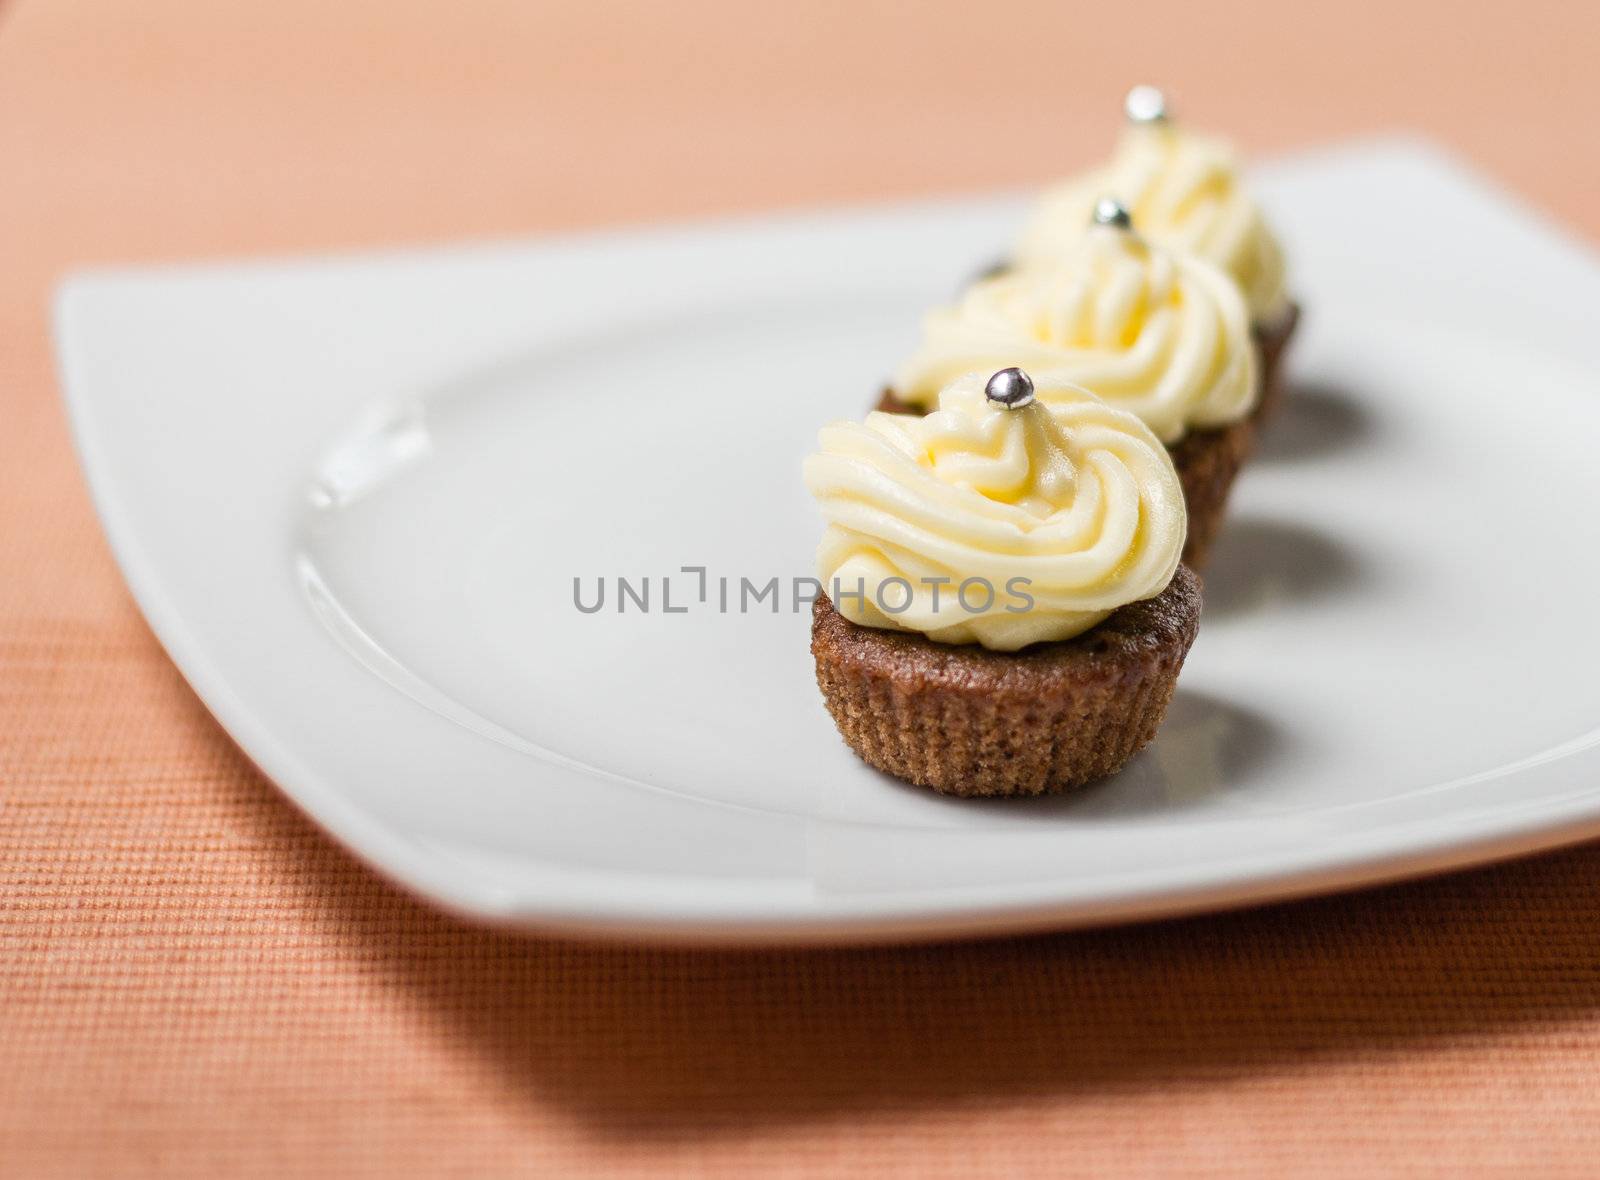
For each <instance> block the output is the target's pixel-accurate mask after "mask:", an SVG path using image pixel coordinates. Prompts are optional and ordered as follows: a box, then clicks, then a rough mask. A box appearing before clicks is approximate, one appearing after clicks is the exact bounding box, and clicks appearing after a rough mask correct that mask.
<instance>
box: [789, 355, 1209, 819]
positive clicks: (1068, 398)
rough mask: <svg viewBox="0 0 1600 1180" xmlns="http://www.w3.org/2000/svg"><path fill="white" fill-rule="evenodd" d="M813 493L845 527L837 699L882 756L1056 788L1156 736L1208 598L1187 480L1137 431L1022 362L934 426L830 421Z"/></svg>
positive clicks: (945, 396) (832, 645)
mask: <svg viewBox="0 0 1600 1180" xmlns="http://www.w3.org/2000/svg"><path fill="white" fill-rule="evenodd" d="M1047 403H1048V405H1047ZM805 478H806V485H807V487H808V488H810V490H811V492H812V494H813V495H814V496H816V498H817V500H818V502H819V504H820V505H821V507H822V510H823V514H824V516H825V517H826V519H827V522H828V527H827V530H826V532H825V534H824V536H823V540H822V544H821V546H820V548H819V550H818V554H817V563H818V569H819V577H820V578H821V580H822V582H823V585H824V587H825V588H826V590H827V596H826V597H824V598H819V599H818V600H817V602H816V603H815V606H814V612H813V620H812V643H811V649H812V653H813V655H814V656H815V659H816V665H817V684H818V686H819V687H820V688H821V690H822V696H823V700H824V702H825V704H826V705H827V708H828V711H829V712H830V713H831V714H832V716H833V719H834V721H835V723H836V724H837V725H838V727H839V732H840V733H841V734H842V735H843V736H844V738H845V741H846V742H847V743H849V745H850V746H851V748H852V749H854V750H855V751H856V753H858V754H859V755H860V756H861V757H862V758H863V759H865V760H866V761H867V762H868V763H870V764H871V765H873V766H875V767H877V768H878V769H880V770H883V771H886V772H888V773H890V774H893V775H896V776H898V777H900V778H904V779H906V780H908V781H910V782H914V783H918V784H921V785H923V786H927V787H931V788H933V789H934V790H936V791H940V792H943V793H947V794H956V795H1037V794H1042V793H1047V792H1055V791H1064V790H1068V789H1071V788H1073V787H1077V786H1081V785H1082V784H1084V783H1088V782H1092V781H1094V780H1096V779H1100V778H1104V777H1105V776H1107V775H1109V774H1112V773H1114V772H1115V771H1116V770H1117V769H1119V768H1120V767H1121V766H1122V765H1123V764H1124V763H1125V762H1126V761H1127V760H1128V759H1129V758H1131V757H1132V756H1133V755H1134V754H1135V753H1137V752H1138V751H1139V750H1140V749H1142V748H1143V747H1144V746H1145V745H1146V744H1148V742H1149V741H1150V739H1151V738H1152V737H1153V736H1154V735H1155V732H1156V729H1157V727H1158V726H1159V725H1160V723H1161V719H1162V717H1163V716H1164V715H1165V712H1166V707H1167V703H1168V701H1169V700H1170V699H1171V696H1172V691H1173V687H1174V685H1175V684H1176V682H1177V677H1178V671H1179V669H1180V668H1181V667H1182V665H1183V660H1184V657H1185V655H1186V654H1187V653H1188V650H1189V645H1190V644H1191V643H1192V642H1193V640H1194V636H1195V630H1196V627H1197V626H1198V622H1199V613H1200V594H1199V582H1198V579H1197V578H1195V576H1194V575H1193V574H1192V573H1190V572H1189V571H1188V570H1185V569H1182V568H1181V567H1180V566H1179V564H1178V562H1179V554H1180V553H1181V551H1182V549H1183V541H1184V530H1185V514H1184V507H1183V497H1182V492H1181V490H1180V488H1179V484H1178V478H1177V473H1176V472H1175V471H1174V469H1173V466H1172V461H1171V459H1170V457H1169V456H1168V454H1167V451H1166V449H1165V448H1164V447H1163V446H1162V445H1161V443H1160V441H1159V440H1158V439H1157V438H1156V437H1155V435H1154V434H1153V433H1152V432H1151V431H1150V429H1149V428H1148V427H1147V426H1145V425H1144V423H1143V422H1141V421H1140V420H1139V419H1138V418H1137V417H1135V416H1134V415H1132V414H1129V413H1126V412H1124V411H1121V410H1118V409H1116V408H1114V407H1112V406H1111V405H1109V404H1107V403H1106V402H1104V401H1102V400H1100V399H1098V398H1096V397H1094V396H1093V395H1092V394H1090V393H1088V392H1086V391H1084V390H1082V389H1077V388H1074V387H1072V386H1068V385H1065V384H1062V383H1050V384H1047V383H1045V382H1043V381H1041V382H1040V384H1039V386H1038V388H1037V391H1036V390H1035V386H1034V384H1033V382H1032V381H1031V380H1030V379H1029V378H1028V376H1027V375H1026V374H1024V373H1023V372H1021V371H1020V370H1018V369H1015V368H1009V369H1006V370H1002V371H1001V372H999V373H996V374H994V375H993V376H992V377H991V378H990V379H989V380H988V381H987V382H985V381H984V380H983V378H982V376H980V375H977V374H972V375H968V376H965V377H962V378H959V379H957V380H956V381H954V382H952V383H951V384H950V385H948V386H947V387H946V388H945V389H944V390H942V391H941V393H940V395H939V399H938V403H937V409H936V410H935V411H934V412H932V413H930V414H927V415H925V416H907V415H893V414H882V413H873V414H869V415H868V416H867V419H866V421H865V422H864V423H858V422H837V423H834V424H832V425H831V426H828V427H827V428H825V429H824V430H823V431H822V434H821V450H820V452H819V453H818V454H815V455H813V456H811V457H810V458H809V459H808V460H807V461H806V466H805Z"/></svg>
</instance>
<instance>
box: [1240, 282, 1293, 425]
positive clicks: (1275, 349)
mask: <svg viewBox="0 0 1600 1180" xmlns="http://www.w3.org/2000/svg"><path fill="white" fill-rule="evenodd" d="M1299 323H1300V305H1299V304H1298V303H1291V304H1289V306H1288V307H1286V308H1285V309H1284V311H1283V314H1282V315H1280V316H1278V317H1277V319H1275V320H1274V321H1273V322H1272V323H1270V324H1265V325H1263V324H1256V325H1255V326H1253V327H1252V328H1251V329H1250V334H1251V335H1252V336H1253V337H1255V341H1256V347H1257V348H1258V349H1259V350H1260V353H1261V399H1260V400H1259V401H1258V402H1256V408H1255V412H1254V413H1252V414H1251V415H1250V420H1251V421H1252V422H1254V423H1255V424H1256V425H1257V426H1260V425H1261V424H1262V423H1265V422H1270V421H1271V420H1272V418H1273V416H1274V415H1276V414H1277V412H1278V410H1279V408H1280V407H1281V406H1282V405H1283V391H1284V380H1283V357H1284V353H1286V352H1287V351H1288V349H1289V341H1290V340H1291V339H1293V338H1294V330H1295V327H1296V325H1298V324H1299Z"/></svg>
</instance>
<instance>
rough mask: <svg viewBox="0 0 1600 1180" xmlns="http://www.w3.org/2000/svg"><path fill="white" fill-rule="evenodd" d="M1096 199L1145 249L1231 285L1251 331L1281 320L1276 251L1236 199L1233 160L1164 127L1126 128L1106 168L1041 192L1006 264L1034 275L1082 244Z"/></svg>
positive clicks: (1242, 200) (1274, 241)
mask: <svg viewBox="0 0 1600 1180" xmlns="http://www.w3.org/2000/svg"><path fill="white" fill-rule="evenodd" d="M1104 195H1109V196H1113V197H1115V198H1117V199H1118V200H1119V201H1121V202H1122V203H1123V204H1124V205H1125V206H1126V207H1127V209H1128V211H1129V212H1130V213H1131V214H1132V215H1133V224H1134V226H1135V227H1136V228H1137V229H1138V230H1139V231H1140V232H1141V233H1143V234H1145V235H1147V236H1148V237H1149V238H1150V239H1151V240H1152V241H1155V242H1159V243H1161V244H1163V245H1166V246H1169V247H1171V248H1173V249H1175V250H1180V251H1184V252H1187V253H1192V254H1198V255H1199V256H1200V257H1202V258H1204V259H1206V260H1207V261H1209V262H1212V263H1214V264H1215V265H1216V266H1217V267H1219V268H1220V269H1221V270H1222V271H1223V272H1224V273H1226V274H1227V275H1228V276H1229V277H1230V278H1232V279H1233V280H1234V282H1236V283H1237V284H1238V285H1239V289H1240V290H1241V291H1242V292H1243V293H1244V296H1245V301H1246V303H1247V304H1248V306H1249V308H1250V316H1251V318H1252V320H1254V321H1255V322H1256V323H1270V322H1271V321H1273V320H1274V319H1276V318H1277V317H1279V316H1281V315H1282V314H1283V312H1284V310H1285V309H1286V307H1287V303H1288V299H1287V294H1286V289H1285V286H1284V258H1283V248H1282V246H1281V245H1280V244H1279V242H1278V238H1277V236H1276V235H1275V234H1274V233H1273V231H1272V229H1271V227H1270V226H1269V225H1268V224H1267V222H1266V218H1265V217H1264V216H1263V215H1262V212H1261V208H1260V206H1259V205H1257V204H1256V202H1255V200H1254V199H1253V198H1252V197H1251V196H1250V194H1249V193H1248V192H1246V191H1245V187H1244V184H1243V182H1242V181H1241V179H1240V176H1239V169H1238V164H1237V162H1236V160H1235V157H1234V154H1233V152H1232V151H1231V150H1230V149H1229V148H1228V147H1227V146H1226V145H1225V144H1223V143H1221V142H1219V141H1217V140H1213V139H1209V138H1206V137H1204V136H1199V135H1194V134H1191V133H1189V132H1187V131H1184V130H1183V129H1182V128H1181V127H1179V126H1177V125H1175V124H1173V123H1170V122H1168V121H1166V120H1165V119H1161V120H1155V121H1151V122H1143V123H1134V124H1132V125H1130V126H1129V127H1127V128H1126V129H1125V130H1124V131H1123V133H1122V138H1121V141H1120V143H1119V144H1118V147H1117V151H1116V153H1115V155H1113V157H1112V159H1111V161H1110V162H1109V163H1108V164H1106V165H1105V166H1104V167H1101V168H1097V169H1095V170H1094V171H1093V172H1090V173H1088V174H1087V175H1084V176H1080V177H1077V178H1075V179H1073V180H1069V181H1067V182H1065V183H1063V184H1061V185H1059V186H1058V187H1056V188H1053V189H1051V190H1050V191H1049V192H1047V193H1046V194H1045V195H1044V197H1043V199H1042V200H1041V201H1040V203H1039V206H1038V208H1037V210H1036V211H1035V213H1034V215H1033V217H1032V218H1031V219H1030V220H1029V222H1028V225H1027V227H1026V228H1025V229H1024V231H1023V234H1022V237H1021V239H1020V240H1019V241H1018V243H1017V246H1016V250H1015V255H1014V257H1015V261H1016V262H1017V263H1018V264H1019V265H1021V266H1024V267H1033V266H1041V265H1049V264H1050V263H1051V262H1052V261H1054V260H1056V259H1058V258H1060V257H1061V255H1062V254H1064V253H1065V252H1067V251H1068V250H1070V249H1071V248H1072V247H1073V246H1074V245H1075V244H1076V243H1077V242H1078V240H1079V239H1080V238H1082V237H1083V234H1084V231H1085V227H1087V226H1088V224H1089V215H1090V212H1091V211H1092V210H1093V208H1094V203H1095V201H1096V200H1097V199H1098V198H1099V197H1101V196H1104Z"/></svg>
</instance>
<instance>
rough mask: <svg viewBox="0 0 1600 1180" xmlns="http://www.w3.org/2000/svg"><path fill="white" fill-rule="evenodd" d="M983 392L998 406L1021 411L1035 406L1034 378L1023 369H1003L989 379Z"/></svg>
mask: <svg viewBox="0 0 1600 1180" xmlns="http://www.w3.org/2000/svg"><path fill="white" fill-rule="evenodd" d="M983 392H984V393H985V394H986V395H987V396H988V398H989V400H990V401H992V402H994V404H995V405H997V406H1004V407H1005V408H1006V409H1008V410H1020V409H1022V407H1023V406H1031V405H1032V404H1033V378H1032V377H1030V376H1028V375H1027V374H1026V373H1024V372H1023V371H1022V370H1021V369H1016V368H1012V369H1001V370H1000V371H999V372H998V373H996V374H995V375H994V376H993V377H990V378H989V383H988V384H987V385H985V386H984V387H983Z"/></svg>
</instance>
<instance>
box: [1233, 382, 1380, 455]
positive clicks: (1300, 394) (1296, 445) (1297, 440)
mask: <svg viewBox="0 0 1600 1180" xmlns="http://www.w3.org/2000/svg"><path fill="white" fill-rule="evenodd" d="M1372 429H1373V422H1372V415H1371V411H1369V410H1368V409H1367V408H1366V407H1365V406H1363V405H1362V404H1361V402H1360V401H1359V400H1358V399H1357V398H1356V397H1355V396H1354V395H1352V394H1351V393H1350V392H1349V391H1347V390H1344V389H1341V388H1339V387H1338V386H1335V385H1328V384H1321V383H1314V382H1306V383H1298V382H1297V383H1294V384H1291V385H1290V386H1289V388H1288V389H1287V390H1285V391H1284V398H1283V406H1282V408H1281V409H1280V410H1279V412H1278V414H1277V416H1276V417H1275V418H1273V419H1272V421H1270V422H1268V423H1267V425H1266V426H1265V428H1263V429H1262V431H1261V435H1260V441H1259V442H1258V443H1257V445H1256V454H1255V458H1256V459H1257V460H1258V461H1260V462H1264V463H1277V462H1291V461H1292V462H1301V461H1304V460H1306V459H1313V458H1317V457H1320V456H1322V455H1328V454H1333V453H1334V452H1337V451H1341V450H1344V449H1345V448H1347V447H1352V446H1355V445H1357V444H1358V443H1360V442H1361V441H1362V440H1363V439H1365V438H1367V437H1368V436H1369V435H1371V433H1372Z"/></svg>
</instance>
